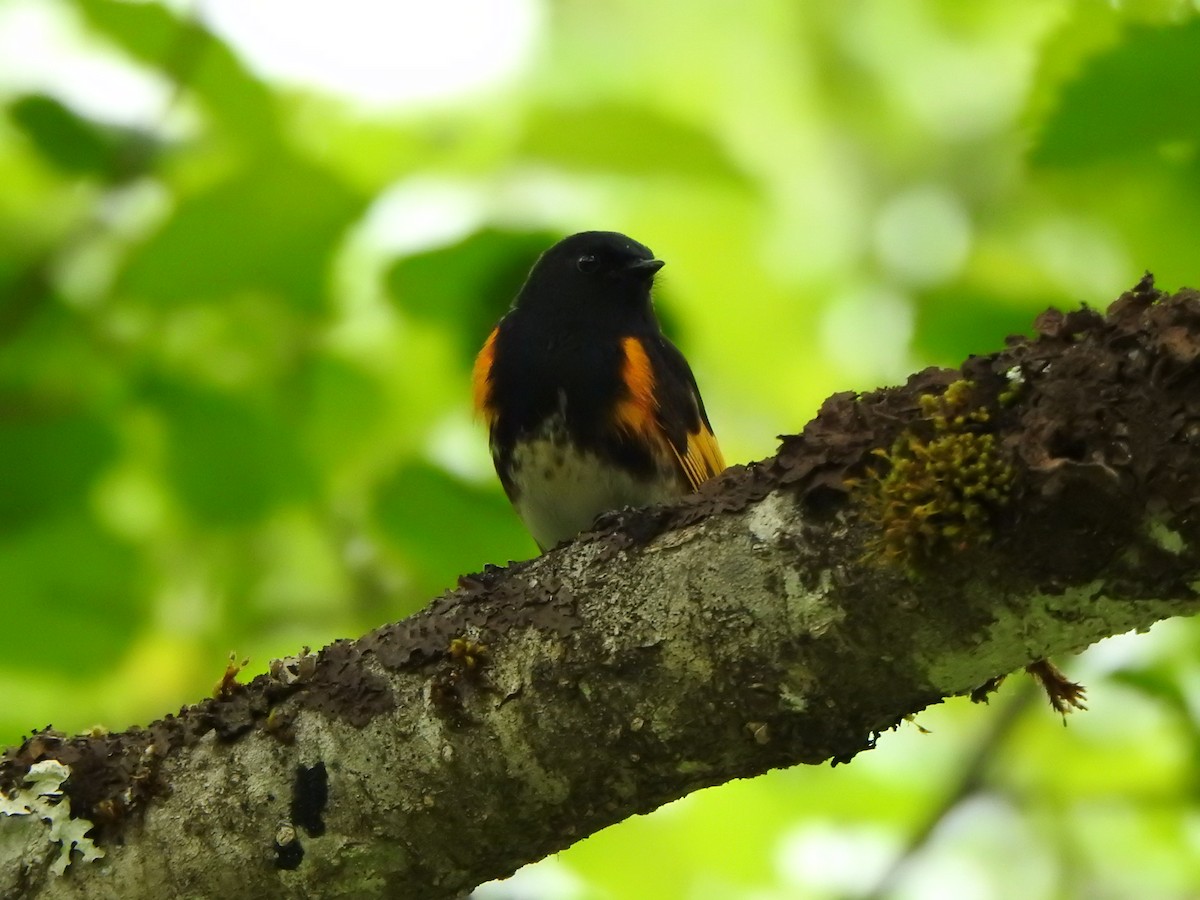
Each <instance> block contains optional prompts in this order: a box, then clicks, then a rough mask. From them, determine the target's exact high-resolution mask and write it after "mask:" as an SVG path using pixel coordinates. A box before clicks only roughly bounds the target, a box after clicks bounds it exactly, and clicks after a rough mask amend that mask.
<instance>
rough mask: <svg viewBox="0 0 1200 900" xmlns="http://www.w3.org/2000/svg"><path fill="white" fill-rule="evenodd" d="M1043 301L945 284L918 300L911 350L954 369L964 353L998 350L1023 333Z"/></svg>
mask: <svg viewBox="0 0 1200 900" xmlns="http://www.w3.org/2000/svg"><path fill="white" fill-rule="evenodd" d="M1045 306H1046V300H1045V299H1044V298H1043V299H1041V300H1038V299H1037V298H1030V299H1029V301H1028V302H1027V303H1023V302H1021V300H1020V299H1019V298H1017V299H1014V298H1012V297H1002V296H999V295H998V294H995V293H992V292H989V291H988V290H986V289H981V288H979V287H973V286H970V285H961V284H958V285H949V286H947V287H945V288H942V289H939V290H935V291H929V292H926V293H924V294H921V295H920V297H918V298H917V302H916V327H915V329H914V333H913V349H914V350H916V351H917V352H918V353H919V354H920V358H921V359H925V360H930V361H932V362H934V363H939V364H942V365H948V366H957V365H958V364H959V363H961V362H962V360H963V357H964V356H966V355H967V354H968V353H983V352H986V351H989V350H993V349H995V348H996V347H999V346H1001V344H1002V342H1003V341H1004V339H1005V338H1006V337H1008V336H1009V335H1010V334H1026V333H1028V332H1029V330H1030V323H1031V322H1032V321H1033V317H1034V315H1035V314H1036V313H1037V312H1038V311H1040V310H1041V309H1044V308H1045Z"/></svg>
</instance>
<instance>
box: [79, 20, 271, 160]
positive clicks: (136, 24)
mask: <svg viewBox="0 0 1200 900" xmlns="http://www.w3.org/2000/svg"><path fill="white" fill-rule="evenodd" d="M75 4H76V5H77V6H78V7H79V9H80V10H81V11H82V12H83V14H84V15H85V16H86V17H87V21H88V23H89V24H90V25H91V26H92V27H93V28H95V29H96V30H97V31H99V32H101V33H102V34H104V35H105V36H106V37H108V38H110V39H111V40H113V41H114V42H115V43H116V44H117V45H118V46H120V47H121V48H122V49H123V50H124V51H125V52H126V53H128V54H129V55H130V56H132V57H133V58H134V59H136V60H138V61H139V62H142V63H145V64H146V65H149V66H152V67H154V68H156V69H159V70H161V71H162V72H163V73H164V74H165V75H166V76H167V77H168V78H170V79H171V80H172V81H175V82H177V83H180V84H183V85H185V86H186V87H187V88H189V89H190V90H194V91H195V92H196V93H198V94H199V95H200V96H201V97H202V98H203V99H204V101H205V104H206V108H207V109H208V111H209V112H210V113H212V114H213V115H214V116H216V118H218V119H219V120H221V121H222V122H223V123H224V124H227V125H230V126H232V127H233V128H234V129H235V130H236V132H237V133H238V134H240V135H241V136H243V137H250V138H252V139H253V140H255V141H256V142H258V143H262V144H272V143H274V142H275V140H276V138H277V124H278V123H277V121H276V116H275V107H274V102H273V100H272V97H271V92H270V89H269V88H268V87H267V86H266V85H265V84H263V82H261V81H260V80H259V79H258V78H256V77H255V76H253V75H252V74H250V72H248V71H247V70H246V68H245V67H244V66H243V65H242V64H241V61H240V60H238V58H237V57H236V56H235V55H234V54H233V53H232V51H230V49H229V48H228V47H226V46H225V44H224V43H222V42H221V41H220V40H219V39H218V38H217V37H216V36H215V35H213V34H212V33H211V32H209V31H207V30H206V29H205V28H204V27H203V25H201V24H200V23H199V22H198V21H196V20H185V19H182V18H179V17H178V16H177V15H176V14H175V13H173V12H172V11H171V10H169V9H168V8H167V7H165V6H163V5H162V4H159V3H130V2H128V0H75Z"/></svg>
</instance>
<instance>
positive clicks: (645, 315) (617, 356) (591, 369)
mask: <svg viewBox="0 0 1200 900" xmlns="http://www.w3.org/2000/svg"><path fill="white" fill-rule="evenodd" d="M663 265H664V263H663V261H662V260H660V259H658V258H656V257H655V255H654V253H653V252H651V250H650V249H649V248H648V247H646V246H645V245H644V244H640V243H638V242H637V241H635V240H633V239H632V238H629V237H627V236H625V235H624V234H620V233H618V232H614V231H584V232H581V233H579V234H573V235H571V236H569V237H566V238H564V239H562V240H561V241H559V242H558V243H556V244H554V245H553V246H552V247H550V248H549V249H548V250H546V251H545V252H544V253H543V254H542V255H541V256H540V257H539V258H538V260H537V262H535V263H534V265H533V268H532V269H531V270H530V272H529V276H528V278H527V279H526V280H525V283H524V285H523V286H522V287H521V289H520V291H519V292H518V293H517V295H516V298H515V300H514V301H513V304H512V306H511V308H510V309H509V311H508V312H507V313H506V314H505V315H504V316H503V318H501V320H500V322H499V323H498V324H497V325H496V326H495V328H494V329H492V331H491V333H490V334H489V335H488V337H487V339H486V340H485V341H484V344H483V347H482V349H481V350H480V351H479V354H478V356H477V357H476V360H475V365H474V369H473V373H472V390H473V395H474V407H475V410H476V412H477V414H478V415H479V416H480V417H481V418H482V419H483V421H484V422H485V423H486V425H487V428H488V437H489V446H490V449H491V455H492V461H493V462H494V463H495V467H496V473H497V475H498V476H499V478H500V483H501V485H502V486H503V488H504V491H505V493H506V494H507V495H508V499H509V500H510V502H511V503H512V505H513V507H514V508H515V509H516V512H517V514H518V515H519V516H520V518H521V520H522V521H523V522H524V524H525V527H526V528H527V529H528V530H529V532H530V534H531V535H532V536H533V539H534V540H535V541H536V542H537V545H538V547H539V548H540V549H541V550H542V552H546V551H547V550H550V549H552V548H553V547H555V546H557V545H558V544H560V543H562V542H564V541H567V540H570V539H571V538H573V537H575V536H576V535H578V534H579V533H580V532H582V531H585V530H587V529H588V528H589V526H591V525H592V523H593V522H594V521H595V519H596V517H597V516H599V515H601V514H603V513H606V512H610V511H613V510H617V509H621V508H624V507H640V506H650V505H653V504H657V503H665V502H668V501H671V500H674V499H676V498H678V497H681V496H683V495H685V494H687V493H690V492H692V491H695V490H696V489H697V488H698V487H699V486H700V485H701V484H702V483H703V482H705V481H707V480H708V479H710V478H712V477H714V476H715V475H717V474H718V473H720V472H721V471H722V470H723V469H724V468H725V461H724V458H723V457H722V455H721V450H720V447H719V446H718V444H717V439H716V437H715V436H714V434H713V429H712V425H711V424H710V423H709V419H708V413H707V412H706V411H705V408H704V401H703V400H702V399H701V397H700V389H699V388H698V387H697V385H696V379H695V376H694V375H693V374H692V370H691V368H690V367H689V366H688V363H687V360H686V359H685V358H684V356H683V354H682V353H681V352H680V351H679V349H678V348H676V347H675V345H674V344H672V343H671V342H670V341H669V340H668V339H667V338H666V336H665V335H664V334H663V332H662V328H661V327H660V325H659V322H658V318H657V316H656V315H655V312H654V306H653V302H652V299H651V288H652V287H653V284H654V279H655V275H656V274H657V273H658V271H659V270H660V269H661V268H662V267H663Z"/></svg>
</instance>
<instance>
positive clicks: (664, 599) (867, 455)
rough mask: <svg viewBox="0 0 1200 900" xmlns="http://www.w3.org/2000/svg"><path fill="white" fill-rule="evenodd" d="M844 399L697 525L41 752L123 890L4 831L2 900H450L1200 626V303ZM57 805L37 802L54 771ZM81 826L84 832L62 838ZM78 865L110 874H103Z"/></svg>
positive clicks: (1057, 319) (33, 753)
mask: <svg viewBox="0 0 1200 900" xmlns="http://www.w3.org/2000/svg"><path fill="white" fill-rule="evenodd" d="M1037 327H1038V331H1039V336H1038V338H1037V339H1035V340H1032V341H1025V340H1017V339H1014V340H1012V341H1010V345H1009V346H1008V347H1007V348H1006V349H1005V350H1003V351H1001V352H999V353H997V354H993V355H991V356H987V357H979V358H972V359H971V360H968V362H967V363H965V364H964V366H963V367H962V370H961V371H944V370H928V371H925V372H922V373H919V374H917V375H915V376H913V377H912V378H911V379H910V380H909V382H908V384H907V385H905V386H904V387H901V388H894V389H889V390H884V391H877V392H874V393H872V394H867V395H863V396H861V397H858V396H853V395H849V394H843V395H837V396H834V397H832V398H830V399H829V400H828V401H827V402H826V403H825V405H824V406H823V408H822V410H821V413H820V415H819V416H818V417H817V418H816V419H815V420H814V421H813V422H811V423H810V424H809V426H808V427H807V428H806V429H805V431H804V433H803V434H802V435H800V436H796V437H789V438H785V439H784V441H783V444H782V447H781V450H780V452H779V454H778V455H777V456H776V457H774V458H772V459H770V460H767V461H765V462H763V463H760V464H756V465H752V466H750V467H735V468H734V469H732V470H730V471H729V472H728V473H726V474H725V475H724V476H722V477H721V478H719V479H717V480H716V481H714V482H712V483H710V484H709V485H706V486H705V488H704V489H703V490H702V491H701V492H700V493H699V494H697V495H695V496H694V497H690V498H687V499H686V500H685V501H683V502H681V503H680V504H677V505H675V506H672V507H665V508H658V509H651V510H645V511H625V512H622V513H619V514H615V515H613V516H609V517H607V520H606V521H605V522H604V523H603V524H602V525H598V526H597V530H596V531H594V532H591V533H589V534H587V535H584V536H583V537H581V538H580V539H579V540H577V541H576V542H574V543H572V544H570V545H568V546H565V547H562V548H560V549H558V550H556V551H554V552H552V553H549V554H547V555H546V556H544V557H542V558H540V559H537V560H534V561H532V562H527V563H519V564H515V565H512V566H510V567H509V568H507V569H494V568H493V569H489V570H488V571H486V572H485V573H483V574H482V575H478V576H472V577H468V578H464V579H462V580H461V583H460V586H459V588H458V589H457V590H455V591H453V592H450V593H448V594H446V595H444V596H443V597H440V598H438V599H437V600H435V601H434V602H433V603H432V604H431V606H430V607H429V608H428V609H427V610H426V611H424V612H422V613H420V614H418V615H416V616H414V617H412V618H410V619H408V620H405V621H403V622H400V623H397V624H394V625H389V626H386V627H383V628H381V629H379V630H377V631H375V632H372V633H371V634H368V635H366V636H364V637H363V638H361V639H359V640H357V641H341V642H338V643H335V644H332V645H330V646H329V647H326V648H325V649H324V650H322V651H321V652H320V653H319V654H317V655H315V656H302V657H297V658H294V659H292V660H287V661H282V662H280V663H279V664H278V665H276V666H275V667H274V668H273V670H272V672H271V673H270V674H268V675H264V676H260V677H259V678H256V679H255V680H254V681H253V682H251V683H250V684H248V685H237V684H236V683H234V682H233V681H232V678H231V679H230V680H229V681H228V682H227V683H226V684H225V686H224V688H223V690H221V691H220V696H219V697H217V698H214V699H210V700H206V701H204V702H202V703H200V704H197V705H196V706H193V707H190V708H187V709H184V710H182V711H181V712H180V714H179V715H178V716H168V717H167V718H165V719H163V720H161V721H159V722H156V723H154V724H153V725H151V726H150V727H149V728H147V729H138V730H133V731H130V732H127V733H124V734H113V735H85V736H80V737H76V738H72V739H67V738H64V737H61V736H57V735H54V734H51V733H43V734H38V735H34V736H33V737H31V738H30V739H29V740H27V741H26V742H25V743H24V744H23V745H22V746H21V747H17V748H13V749H11V750H9V751H8V752H7V753H6V754H5V756H4V757H3V761H2V762H0V790H2V791H3V792H4V793H3V794H0V803H3V802H7V803H8V805H9V807H10V808H11V807H13V806H14V805H15V804H17V803H20V802H26V803H27V805H30V806H35V805H36V804H35V803H33V800H32V799H31V798H32V797H33V796H34V794H35V793H36V792H35V791H34V790H32V788H30V787H29V786H28V785H27V783H26V781H25V779H26V777H27V773H29V772H30V770H31V766H34V765H35V764H38V763H43V764H44V761H47V760H58V761H60V762H61V763H62V764H63V765H65V766H67V767H69V778H68V780H67V781H66V783H65V784H64V785H63V790H64V796H65V797H66V798H68V799H69V802H70V812H71V815H72V816H73V817H75V818H74V820H73V821H76V822H78V821H80V820H82V821H83V822H84V823H85V824H86V823H92V824H93V825H94V828H93V830H92V832H91V836H92V837H93V838H95V840H96V842H97V844H98V845H99V847H100V849H102V850H103V851H104V853H105V856H104V857H103V858H102V859H100V860H98V861H96V862H90V863H85V862H83V861H82V859H81V854H80V852H79V851H76V854H75V857H74V860H75V861H74V862H73V863H72V865H71V866H70V868H69V869H68V870H67V872H66V874H65V875H64V876H63V877H55V876H54V875H53V874H51V871H50V866H51V864H52V862H53V861H54V860H55V859H56V858H58V857H59V855H60V848H59V846H58V845H57V844H54V843H52V842H51V839H50V837H49V836H50V834H51V831H50V826H49V825H48V824H47V822H46V819H52V818H54V817H55V814H53V813H46V812H45V811H44V810H45V807H46V805H47V804H50V805H52V804H53V802H54V801H53V799H52V798H50V799H43V801H42V804H43V805H42V807H41V808H42V809H43V814H41V815H38V814H31V815H23V816H21V815H9V816H0V895H3V896H6V897H9V896H12V897H47V898H49V897H54V898H58V897H88V898H99V897H105V898H116V897H120V898H132V897H148V896H175V895H180V896H183V895H186V896H189V897H223V896H231V895H232V896H254V895H262V896H272V897H306V896H317V895H320V896H332V895H342V896H354V897H371V896H379V897H390V896H412V897H451V896H454V895H456V894H458V893H460V892H462V891H464V890H466V889H469V888H470V887H471V886H473V885H476V884H478V883H480V882H483V881H486V880H489V879H493V878H497V877H501V876H504V875H506V874H508V873H510V872H512V871H514V870H515V869H516V868H517V867H518V866H520V865H521V864H523V863H525V862H528V861H530V860H534V859H538V858H540V857H542V856H544V855H545V854H547V853H550V852H553V851H555V850H559V849H562V848H564V847H566V846H568V845H569V844H571V843H573V842H574V841H576V840H578V839H579V838H581V837H584V836H585V835H588V834H590V833H592V832H594V831H596V830H598V829H600V828H602V827H604V826H606V825H609V824H611V823H613V822H617V821H619V820H621V819H624V818H626V817H628V816H630V815H632V814H634V813H641V812H648V811H649V810H652V809H654V808H656V807H658V806H659V805H661V804H663V803H665V802H667V801H669V800H672V799H674V798H677V797H680V796H682V795H684V794H686V793H688V792H690V791H693V790H695V789H697V788H701V787H705V786H707V785H713V784H718V783H720V782H724V781H727V780H730V779H732V778H738V777H747V776H752V775H756V774H758V773H761V772H765V771H766V770H768V769H771V768H774V767H778V766H790V765H795V764H797V763H812V764H815V763H820V762H823V761H826V760H833V761H834V762H835V763H837V762H844V761H847V760H849V759H850V758H851V757H853V756H854V755H855V754H856V753H858V752H860V751H862V750H865V749H869V748H870V747H871V746H872V745H873V743H874V741H875V738H876V736H877V735H878V734H879V733H880V732H882V731H885V730H887V729H889V728H892V727H894V726H895V725H896V724H897V723H898V722H900V721H901V720H902V719H903V718H904V717H905V716H907V715H909V714H912V713H915V712H917V711H919V710H921V709H923V708H925V707H926V706H928V705H930V704H932V703H936V702H938V701H939V700H941V699H942V698H944V697H949V696H954V695H958V694H964V693H968V692H970V691H972V689H974V688H976V687H978V686H979V685H981V684H983V683H984V682H986V681H988V679H990V678H993V677H995V676H997V675H1000V674H1003V673H1006V672H1010V671H1013V670H1016V669H1018V668H1020V667H1021V666H1023V665H1026V664H1027V663H1030V662H1031V661H1034V660H1037V659H1039V658H1041V657H1045V656H1047V655H1050V654H1061V653H1066V652H1072V651H1075V650H1078V649H1081V648H1083V647H1086V646H1087V645H1088V644H1090V643H1092V642H1093V641H1095V640H1098V639H1099V638H1102V637H1105V636H1107V635H1112V634H1118V633H1121V632H1124V631H1127V630H1129V629H1131V628H1139V629H1141V628H1147V627H1149V626H1150V625H1151V624H1152V623H1154V622H1155V621H1157V620H1159V619H1162V618H1165V617H1168V616H1174V615H1188V614H1192V613H1194V612H1196V611H1197V609H1200V597H1198V596H1197V588H1198V587H1200V553H1198V552H1197V547H1198V546H1200V502H1198V500H1197V498H1200V462H1198V457H1200V454H1197V446H1198V445H1200V364H1198V362H1197V356H1198V355H1200V294H1196V293H1193V292H1181V293H1180V294H1178V295H1175V296H1174V297H1166V296H1165V295H1162V294H1160V293H1158V292H1156V291H1155V290H1154V289H1153V284H1152V282H1151V281H1150V280H1149V278H1147V279H1146V280H1144V281H1143V282H1142V283H1141V284H1140V285H1138V287H1137V288H1135V290H1134V291H1132V292H1130V293H1128V294H1126V295H1124V296H1123V297H1122V298H1120V300H1118V301H1117V302H1116V303H1115V304H1114V305H1113V307H1112V308H1111V309H1110V310H1109V314H1108V317H1107V318H1104V317H1102V316H1100V315H1099V314H1097V313H1095V312H1091V311H1088V310H1083V311H1078V312H1074V313H1071V314H1069V315H1065V316H1064V315H1062V314H1058V313H1053V312H1051V313H1047V314H1044V315H1043V316H1042V317H1040V318H1039V320H1038V324H1037ZM35 772H43V777H45V773H44V769H35ZM58 815H59V817H60V818H61V817H62V816H61V814H58ZM82 846H83V848H86V845H82Z"/></svg>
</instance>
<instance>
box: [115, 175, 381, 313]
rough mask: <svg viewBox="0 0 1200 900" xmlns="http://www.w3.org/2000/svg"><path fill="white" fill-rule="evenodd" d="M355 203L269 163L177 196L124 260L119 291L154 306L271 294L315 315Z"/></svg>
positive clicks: (319, 178)
mask: <svg viewBox="0 0 1200 900" xmlns="http://www.w3.org/2000/svg"><path fill="white" fill-rule="evenodd" d="M363 204H364V200H363V198H362V197H360V196H358V195H357V194H355V193H354V192H353V191H351V190H350V189H349V188H347V187H346V186H345V185H344V184H343V183H342V182H340V181H339V180H338V179H337V178H335V177H334V176H332V175H330V174H329V173H328V172H326V171H324V170H323V169H320V168H317V167H315V166H312V165H309V164H308V163H306V162H303V161H302V160H299V159H295V158H288V157H283V158H277V159H272V160H270V161H269V162H266V163H263V164H261V165H256V166H254V167H252V168H249V169H245V170H242V171H239V172H238V173H237V174H235V175H234V176H232V177H231V178H229V179H228V180H226V181H223V182H220V183H218V184H216V185H214V186H213V187H210V188H208V189H206V190H204V191H203V192H202V193H199V194H196V195H194V196H191V197H187V198H185V199H184V200H183V201H182V202H181V203H180V205H179V207H178V209H177V210H176V211H175V214H174V215H173V216H172V217H171V218H170V219H169V220H168V221H167V223H166V224H165V225H164V226H163V228H162V229H161V230H160V231H159V232H158V233H157V234H155V235H154V236H153V237H151V238H150V239H149V240H148V241H146V242H145V243H144V244H142V245H141V246H140V247H139V248H138V249H137V250H136V251H135V252H134V253H133V254H132V255H131V258H130V261H129V264H128V268H127V269H126V270H125V272H124V273H123V276H122V278H121V280H120V287H121V289H123V290H125V291H128V292H129V293H131V294H134V295H136V296H138V297H141V298H145V299H148V300H152V301H157V302H160V303H185V302H199V301H206V300H212V299H214V298H217V297H220V296H222V295H225V294H230V293H235V292H241V291H256V290H257V291H273V292H276V293H278V294H280V295H282V296H284V297H285V298H287V299H288V301H290V302H291V303H292V304H293V305H294V307H295V308H296V309H298V310H300V311H304V312H309V313H316V312H319V311H321V310H323V309H324V307H325V302H326V293H327V292H326V280H327V277H328V266H329V262H330V259H331V258H332V255H333V252H334V250H335V245H336V244H337V242H338V241H339V240H340V239H341V237H342V235H343V234H344V232H345V230H346V228H347V227H348V226H349V225H350V223H351V222H352V221H354V219H355V217H356V216H357V215H358V214H359V213H360V211H361V210H362V208H363Z"/></svg>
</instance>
